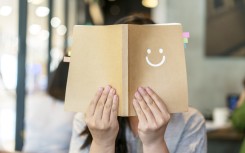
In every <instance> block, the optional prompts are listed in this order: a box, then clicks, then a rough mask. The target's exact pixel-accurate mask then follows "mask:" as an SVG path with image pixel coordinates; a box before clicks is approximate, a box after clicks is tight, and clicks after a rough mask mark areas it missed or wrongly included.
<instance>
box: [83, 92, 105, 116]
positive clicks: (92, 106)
mask: <svg viewBox="0 0 245 153" xmlns="http://www.w3.org/2000/svg"><path fill="white" fill-rule="evenodd" d="M103 90H104V88H103V87H100V88H99V89H98V91H97V92H96V94H95V96H94V99H93V100H92V101H91V102H90V104H89V107H88V109H87V112H86V117H90V116H93V115H94V112H95V108H96V105H97V103H98V101H99V99H100V96H101V94H102V92H103Z"/></svg>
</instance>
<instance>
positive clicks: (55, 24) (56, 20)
mask: <svg viewBox="0 0 245 153" xmlns="http://www.w3.org/2000/svg"><path fill="white" fill-rule="evenodd" d="M60 23H61V20H60V18H58V17H53V18H52V19H51V26H52V27H54V28H57V27H58V26H59V25H60Z"/></svg>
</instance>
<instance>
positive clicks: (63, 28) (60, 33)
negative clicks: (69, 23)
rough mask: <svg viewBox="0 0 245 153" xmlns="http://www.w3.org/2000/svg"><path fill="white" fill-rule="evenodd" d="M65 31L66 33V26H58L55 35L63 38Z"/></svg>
mask: <svg viewBox="0 0 245 153" xmlns="http://www.w3.org/2000/svg"><path fill="white" fill-rule="evenodd" d="M66 31H67V29H66V26H64V25H60V26H59V27H58V28H57V33H58V35H61V36H63V35H65V34H66Z"/></svg>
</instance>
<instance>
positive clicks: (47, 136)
mask: <svg viewBox="0 0 245 153" xmlns="http://www.w3.org/2000/svg"><path fill="white" fill-rule="evenodd" d="M68 67H69V64H68V63H64V62H60V63H59V65H58V68H57V69H56V71H54V72H53V73H52V75H51V79H50V83H49V85H48V88H47V93H46V92H45V93H43V92H41V93H37V94H34V95H29V96H28V97H27V105H26V119H25V137H24V146H23V151H24V152H35V153H50V152H52V153H67V152H69V143H70V140H71V135H72V121H73V117H74V113H71V112H65V111H64V96H65V89H66V80H67V75H68Z"/></svg>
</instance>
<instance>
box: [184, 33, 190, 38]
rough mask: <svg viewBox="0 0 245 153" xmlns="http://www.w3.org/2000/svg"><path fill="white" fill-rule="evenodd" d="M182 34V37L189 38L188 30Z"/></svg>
mask: <svg viewBox="0 0 245 153" xmlns="http://www.w3.org/2000/svg"><path fill="white" fill-rule="evenodd" d="M182 36H183V37H184V38H190V33H189V32H183V34H182Z"/></svg>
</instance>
